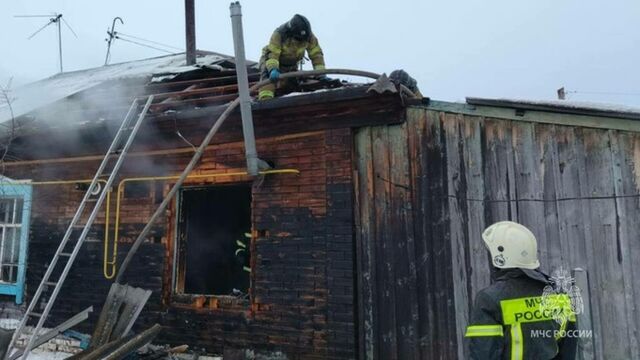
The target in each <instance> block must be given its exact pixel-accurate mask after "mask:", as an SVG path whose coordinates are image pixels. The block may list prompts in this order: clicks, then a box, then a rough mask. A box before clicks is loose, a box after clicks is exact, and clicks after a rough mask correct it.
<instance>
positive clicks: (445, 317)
mask: <svg viewBox="0 0 640 360" xmlns="http://www.w3.org/2000/svg"><path fill="white" fill-rule="evenodd" d="M439 115H440V129H441V131H440V138H439V142H438V144H439V150H440V153H439V154H437V157H436V158H434V159H428V160H427V161H428V162H430V161H432V163H431V164H430V169H431V170H433V171H434V172H433V174H432V177H431V179H430V180H431V186H430V189H429V193H430V194H429V195H428V196H427V198H428V199H429V200H430V207H431V208H430V211H431V213H430V214H429V215H428V216H429V217H430V221H432V224H431V232H430V238H429V243H430V244H431V246H432V247H431V254H432V255H431V256H432V258H433V260H434V261H433V265H432V267H431V272H432V273H433V276H431V279H432V280H433V283H432V284H433V285H434V287H433V291H434V297H435V302H436V304H435V309H436V317H435V319H436V321H437V325H436V331H437V334H436V344H435V347H436V349H435V350H436V351H437V353H436V356H437V357H441V358H452V357H455V356H456V354H457V353H458V343H457V333H456V332H457V327H456V307H455V298H456V297H455V289H454V286H455V283H456V282H455V280H454V278H453V262H454V260H453V253H452V244H451V243H452V241H453V240H452V238H453V237H452V234H451V229H452V228H451V226H450V224H449V223H450V222H451V221H452V219H451V216H450V215H451V214H452V212H453V211H452V210H451V209H449V201H448V199H447V198H448V194H449V193H450V191H449V188H448V173H449V164H448V159H449V157H450V155H449V153H448V150H449V149H448V146H447V138H446V137H447V134H446V131H445V129H444V128H445V126H446V122H447V121H448V115H446V114H444V113H440V114H439ZM453 119H454V120H455V117H454V118H453ZM443 152H444V153H443ZM434 155H435V154H434ZM451 156H455V154H454V155H451ZM452 299H453V301H452Z"/></svg>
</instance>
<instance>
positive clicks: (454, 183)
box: [433, 114, 470, 358]
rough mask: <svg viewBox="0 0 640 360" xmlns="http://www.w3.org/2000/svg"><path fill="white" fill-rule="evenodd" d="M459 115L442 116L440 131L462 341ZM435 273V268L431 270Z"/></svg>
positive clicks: (464, 246)
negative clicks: (443, 150) (444, 159)
mask: <svg viewBox="0 0 640 360" xmlns="http://www.w3.org/2000/svg"><path fill="white" fill-rule="evenodd" d="M462 127H463V125H462V115H452V114H446V115H445V116H444V120H443V124H442V130H443V131H444V138H445V146H446V166H447V173H446V175H447V179H446V181H447V189H448V190H447V193H445V194H446V195H447V199H446V201H447V202H448V215H449V241H450V243H451V245H450V246H451V250H450V251H451V256H452V259H451V262H452V270H453V272H452V277H453V293H454V298H453V301H454V304H455V308H456V310H457V312H456V313H457V315H458V316H456V318H455V324H456V338H457V339H458V341H460V342H461V341H462V340H463V338H464V331H465V327H466V326H467V324H468V323H469V319H468V314H469V309H468V298H469V293H468V285H469V280H470V279H469V276H468V275H469V272H470V268H469V262H470V261H469V253H468V251H469V249H468V245H469V244H468V237H467V230H468V208H467V205H468V203H467V200H466V198H467V196H468V195H467V176H466V167H465V164H464V163H465V161H464V153H463V142H464V138H463V137H462V134H461V132H462ZM433 270H434V271H435V269H433ZM462 349H463V347H461V346H458V348H457V350H458V358H464V353H463V351H462Z"/></svg>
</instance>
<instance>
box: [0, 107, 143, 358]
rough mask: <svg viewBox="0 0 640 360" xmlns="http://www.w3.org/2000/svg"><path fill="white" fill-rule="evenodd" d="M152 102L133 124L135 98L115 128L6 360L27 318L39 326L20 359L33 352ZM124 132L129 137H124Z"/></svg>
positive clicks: (13, 339) (23, 328)
mask: <svg viewBox="0 0 640 360" xmlns="http://www.w3.org/2000/svg"><path fill="white" fill-rule="evenodd" d="M152 102H153V95H151V96H149V98H148V99H147V102H146V104H145V105H144V108H143V109H142V111H141V112H140V113H139V114H138V117H137V120H135V122H134V121H133V120H132V119H134V118H135V113H136V112H137V110H138V99H135V100H134V101H133V103H132V104H131V107H130V108H129V110H128V112H127V115H126V116H125V118H124V120H123V121H122V124H121V125H120V128H119V129H118V132H117V133H116V135H115V137H114V139H113V142H112V143H111V146H110V147H109V150H107V153H106V155H105V157H104V159H103V160H102V163H101V164H100V166H99V167H98V170H97V171H96V174H95V176H94V177H93V181H92V182H91V185H89V188H88V189H87V192H86V193H85V194H84V198H83V199H82V202H81V203H80V205H79V206H78V209H77V210H76V213H75V215H74V216H73V219H72V220H71V223H70V224H69V227H68V228H67V231H66V233H65V234H64V237H63V238H62V241H61V242H60V245H59V246H58V249H57V250H56V253H55V255H54V256H53V259H52V260H51V264H49V266H48V268H47V271H46V272H45V274H44V276H43V277H42V281H41V282H40V286H38V289H37V290H36V292H35V294H34V295H33V298H32V299H31V302H30V303H29V306H28V307H27V311H26V313H25V314H24V317H23V318H22V321H20V325H19V326H18V328H17V329H16V331H15V333H14V334H13V338H12V339H11V343H10V345H9V349H8V351H7V354H6V355H5V359H9V358H10V357H11V352H12V350H13V349H14V348H15V345H16V343H17V342H18V339H19V338H20V335H22V333H23V331H24V330H25V326H26V324H27V322H28V320H29V319H30V318H38V319H39V320H38V324H37V325H36V328H35V329H34V331H33V333H32V334H31V335H30V336H29V340H28V342H27V346H26V348H25V349H24V352H23V353H22V357H21V358H22V359H26V358H27V356H28V355H29V353H30V352H31V350H33V347H34V343H35V341H36V339H37V338H38V336H39V333H40V330H41V329H42V326H43V325H44V323H45V320H46V319H47V316H48V315H49V311H51V308H52V306H53V303H54V302H55V300H56V297H57V296H58V293H59V292H60V289H61V288H62V284H63V283H64V281H65V279H66V277H67V275H68V274H69V270H70V269H71V266H72V265H73V262H74V260H75V258H76V256H77V255H78V252H79V251H80V248H81V247H82V243H83V242H84V240H85V239H86V237H87V234H88V233H89V230H90V228H91V226H92V225H93V222H94V220H95V219H96V216H97V215H98V212H99V211H100V207H101V205H102V203H103V202H104V199H105V196H106V194H107V192H108V189H109V188H110V187H111V185H112V184H113V181H114V179H115V177H116V176H117V173H118V171H119V170H120V167H121V166H122V162H123V160H124V158H125V156H126V154H127V152H128V151H129V147H130V146H131V143H132V142H133V139H134V138H135V137H136V134H137V133H138V130H139V129H140V125H141V124H142V120H143V119H144V117H145V116H146V114H147V111H148V110H149V107H150V106H151V103H152ZM132 123H133V124H132ZM127 133H128V135H126V134H127ZM114 155H117V156H118V157H117V160H116V162H115V164H114V165H113V168H112V169H111V172H110V174H109V179H108V180H107V182H106V185H105V186H104V189H103V190H102V191H101V192H100V196H99V198H98V200H97V201H96V202H95V204H94V206H93V209H92V210H91V214H90V215H89V218H88V220H87V223H86V224H84V225H79V226H78V221H79V220H80V218H81V217H82V214H83V213H84V209H85V206H86V205H87V203H88V202H89V198H90V197H91V195H92V192H93V190H94V189H96V186H97V185H98V182H99V179H100V177H101V176H103V175H105V176H106V174H105V169H106V168H107V165H108V163H109V161H110V158H111V157H112V156H114ZM78 228H82V233H81V234H80V235H79V236H78V238H77V241H76V242H75V244H73V242H71V244H72V245H73V249H72V250H66V249H65V248H66V246H67V244H68V243H69V240H70V239H71V237H72V233H73V232H74V230H75V229H78ZM61 259H63V261H61V263H64V259H66V263H64V264H65V265H64V269H63V270H62V273H61V274H60V277H59V278H58V279H57V280H52V279H51V275H52V274H53V272H54V269H55V267H56V265H57V264H58V260H61ZM45 288H53V291H52V293H51V296H50V297H49V299H48V300H47V301H46V305H45V307H44V310H42V312H40V313H38V312H35V311H34V310H35V309H36V306H37V305H38V302H39V301H40V297H41V296H42V293H43V291H44V289H45Z"/></svg>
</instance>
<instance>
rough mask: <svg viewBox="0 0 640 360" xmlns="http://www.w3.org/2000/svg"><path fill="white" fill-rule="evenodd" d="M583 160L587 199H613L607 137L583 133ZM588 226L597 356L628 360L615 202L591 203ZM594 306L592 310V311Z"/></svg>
mask: <svg viewBox="0 0 640 360" xmlns="http://www.w3.org/2000/svg"><path fill="white" fill-rule="evenodd" d="M583 142H584V151H585V153H586V154H587V157H586V159H585V169H588V172H585V179H586V185H587V187H586V189H585V190H587V193H583V194H582V195H583V197H586V196H613V195H614V188H613V184H612V182H611V178H612V177H613V171H612V164H611V153H610V151H611V149H610V147H609V139H608V137H607V136H606V133H603V132H602V131H598V130H591V129H584V131H583ZM587 206H588V207H589V209H590V218H589V224H590V225H591V233H592V234H593V235H592V237H591V244H590V245H591V249H592V253H591V254H588V256H590V257H592V258H594V259H596V260H595V262H594V263H593V264H590V265H591V266H590V268H589V269H588V270H589V271H590V273H594V274H593V275H594V276H593V277H590V280H594V284H593V290H595V291H592V292H591V294H592V295H593V298H595V299H596V301H597V305H596V306H597V307H598V313H596V311H593V315H594V322H599V323H600V329H599V327H594V330H595V333H594V337H595V339H596V343H598V342H599V341H601V344H598V345H601V346H602V349H601V351H602V352H600V353H599V354H601V355H599V356H606V357H607V358H611V359H630V358H631V357H630V353H629V343H628V339H627V338H626V337H623V336H620V334H621V332H625V331H626V324H625V323H626V319H627V314H626V313H625V311H624V306H621V304H624V284H623V280H622V268H621V266H620V264H619V263H618V236H617V225H616V221H617V219H616V206H615V200H614V199H612V198H611V199H597V200H590V201H589V204H588V205H587ZM596 306H594V310H596V309H595V307H596Z"/></svg>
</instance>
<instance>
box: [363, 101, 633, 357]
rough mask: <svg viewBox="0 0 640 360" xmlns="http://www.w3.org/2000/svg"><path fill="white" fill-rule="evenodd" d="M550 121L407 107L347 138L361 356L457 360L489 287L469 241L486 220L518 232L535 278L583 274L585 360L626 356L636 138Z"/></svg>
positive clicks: (476, 242)
mask: <svg viewBox="0 0 640 360" xmlns="http://www.w3.org/2000/svg"><path fill="white" fill-rule="evenodd" d="M546 116H547V117H551V115H549V114H547V115H546ZM558 116H564V119H565V122H566V123H567V125H566V126H563V125H553V124H544V123H537V122H533V121H514V120H512V119H506V118H492V117H483V116H473V115H469V114H462V113H456V112H455V111H444V110H431V109H429V108H428V107H414V108H411V109H409V110H408V116H407V122H406V123H405V124H403V125H393V126H379V127H369V128H362V129H360V130H358V131H357V133H356V159H355V162H356V164H357V172H356V178H355V183H356V200H357V203H358V206H357V209H358V210H359V212H358V213H357V215H356V224H357V231H356V238H357V254H358V256H357V257H358V265H357V266H358V269H359V276H358V293H359V294H362V296H360V297H359V309H360V312H359V316H360V322H359V326H360V328H361V329H362V331H361V332H360V340H361V341H360V344H361V348H360V349H361V354H362V356H361V357H362V358H367V359H455V358H463V357H464V354H465V351H466V350H465V349H464V344H463V337H462V336H463V332H464V329H465V326H466V324H467V321H468V313H469V309H470V307H471V306H472V303H473V298H474V295H475V294H476V292H477V291H478V290H480V289H482V288H483V287H486V286H487V285H489V283H490V277H489V275H490V265H489V259H488V255H487V252H486V250H485V249H484V246H483V244H482V240H481V237H480V234H481V232H482V230H483V229H484V228H485V227H486V226H488V225H490V224H491V223H493V222H496V221H500V220H513V221H518V222H521V223H523V224H525V225H526V226H528V227H530V228H531V229H532V231H533V232H534V233H535V234H536V236H537V238H538V242H539V256H540V259H541V263H542V269H543V270H544V271H551V270H552V269H556V268H558V267H560V266H563V267H564V268H565V269H573V268H577V267H580V268H583V269H585V270H586V273H587V275H588V289H583V296H585V298H586V299H587V300H586V301H587V302H588V305H590V307H591V314H588V315H587V316H589V317H590V319H591V320H592V323H593V337H592V339H591V340H589V339H587V341H586V342H585V347H587V348H586V349H585V351H586V354H587V355H588V354H589V353H591V354H595V358H598V359H604V358H611V359H613V358H616V359H631V358H639V357H640V354H639V350H638V349H639V347H640V344H639V341H640V340H639V339H638V336H637V331H638V324H639V323H640V300H639V299H640V297H639V296H638V295H639V294H640V277H639V276H638V275H637V273H638V272H637V271H638V265H637V261H634V259H638V257H639V256H640V240H639V239H640V236H639V235H640V222H639V221H638V219H639V218H640V198H639V196H638V194H639V191H638V189H639V185H640V135H639V134H638V133H634V132H624V131H617V130H606V129H592V128H586V127H578V126H571V125H570V119H571V116H569V115H566V114H562V115H558ZM566 119H569V121H567V120H566ZM557 120H558V119H556V120H554V121H557ZM602 121H603V122H604V121H605V119H602ZM600 126H602V124H600ZM586 290H588V292H587V291H586ZM588 295H589V296H588Z"/></svg>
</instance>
